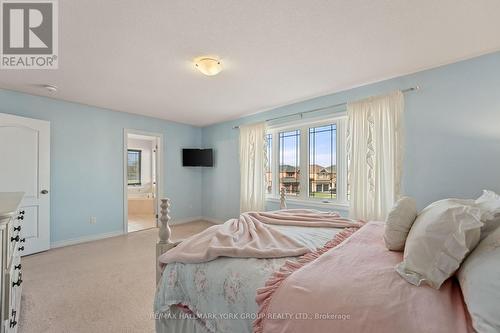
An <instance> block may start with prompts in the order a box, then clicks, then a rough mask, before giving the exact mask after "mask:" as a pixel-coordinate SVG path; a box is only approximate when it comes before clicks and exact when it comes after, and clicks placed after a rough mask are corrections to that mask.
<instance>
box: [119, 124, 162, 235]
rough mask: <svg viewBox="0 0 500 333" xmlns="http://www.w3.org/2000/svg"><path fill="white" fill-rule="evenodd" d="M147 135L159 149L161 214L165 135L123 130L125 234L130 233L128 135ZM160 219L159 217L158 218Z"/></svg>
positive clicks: (157, 181) (157, 150)
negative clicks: (152, 138) (154, 141)
mask: <svg viewBox="0 0 500 333" xmlns="http://www.w3.org/2000/svg"><path fill="white" fill-rule="evenodd" d="M129 134H136V135H145V136H151V137H156V143H157V146H158V148H157V149H156V211H157V213H158V215H159V213H160V198H161V197H162V196H163V150H164V148H163V134H162V133H156V132H148V131H142V130H136V129H130V128H124V129H123V233H124V234H127V233H128V178H127V164H128V162H127V150H128V135H129ZM158 218H159V216H158ZM158 218H156V226H158Z"/></svg>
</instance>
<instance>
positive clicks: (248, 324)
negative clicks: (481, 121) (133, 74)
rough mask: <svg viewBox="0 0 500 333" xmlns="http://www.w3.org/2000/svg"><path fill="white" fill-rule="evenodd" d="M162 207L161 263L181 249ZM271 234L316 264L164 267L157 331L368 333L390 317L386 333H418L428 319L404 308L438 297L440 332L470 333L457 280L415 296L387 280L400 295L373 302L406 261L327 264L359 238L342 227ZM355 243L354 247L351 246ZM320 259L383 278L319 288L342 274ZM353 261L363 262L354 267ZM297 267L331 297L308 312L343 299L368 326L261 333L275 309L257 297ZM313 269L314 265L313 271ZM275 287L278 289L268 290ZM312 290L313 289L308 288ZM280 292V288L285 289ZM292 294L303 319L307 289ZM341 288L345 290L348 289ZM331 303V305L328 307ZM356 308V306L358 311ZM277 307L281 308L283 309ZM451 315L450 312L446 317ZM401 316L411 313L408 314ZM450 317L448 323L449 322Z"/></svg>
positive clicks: (239, 261)
mask: <svg viewBox="0 0 500 333" xmlns="http://www.w3.org/2000/svg"><path fill="white" fill-rule="evenodd" d="M281 207H282V208H284V207H286V202H285V198H284V195H282V197H281ZM161 208H162V214H161V219H160V221H161V228H160V232H159V234H160V240H159V242H158V244H157V255H158V256H160V255H162V254H163V253H166V252H167V251H169V250H170V249H172V248H174V247H176V246H177V245H178V244H179V243H175V242H172V241H171V240H170V230H169V226H168V221H169V219H170V218H169V209H170V205H169V201H168V199H164V200H162V205H161ZM272 227H273V228H276V229H278V230H279V231H281V232H282V233H284V234H286V235H288V236H289V237H292V238H294V239H297V240H300V241H301V242H303V243H306V244H308V246H309V247H310V248H312V249H317V251H312V252H311V253H312V254H314V256H313V258H309V259H307V258H306V259H304V258H305V257H307V256H308V255H309V256H311V254H308V255H305V256H301V257H300V258H297V257H287V258H270V259H256V258H227V257H221V258H217V259H216V260H212V261H210V262H204V263H196V264H186V263H179V262H174V263H170V264H168V265H166V267H165V268H164V270H162V268H161V267H159V266H158V270H157V290H156V295H155V301H154V311H155V319H156V331H157V332H169V333H170V332H179V333H197V332H238V333H240V332H241V333H243V332H294V331H296V332H302V331H304V330H307V329H312V331H318V332H320V331H325V330H324V328H325V327H327V331H330V330H329V327H330V326H325V327H323V329H321V328H320V327H319V326H318V329H317V330H315V329H314V328H313V325H316V324H318V325H321V324H322V323H323V324H326V325H330V323H331V324H333V323H334V324H335V325H336V326H335V327H338V329H335V330H334V331H338V332H343V331H357V332H370V331H372V330H371V328H370V327H371V326H370V325H373V324H374V323H380V322H381V321H380V320H379V318H385V320H384V321H382V323H381V324H380V329H383V327H384V325H386V321H390V322H391V323H390V329H389V330H387V331H388V332H399V331H401V329H403V331H405V329H404V328H406V327H409V328H410V329H409V330H407V331H408V332H420V331H421V330H420V327H422V328H424V327H425V325H424V326H421V325H422V322H425V320H424V321H422V318H417V319H418V320H414V319H412V317H415V315H414V314H411V313H406V314H404V315H403V317H401V316H400V314H401V308H402V307H408V309H411V308H412V305H411V304H410V305H409V306H408V304H407V303H408V301H409V300H410V302H413V300H414V302H415V304H420V305H422V304H425V303H426V302H429V299H433V298H435V297H439V299H440V300H442V302H443V304H445V305H444V311H442V312H439V311H440V310H439V309H438V311H437V312H436V316H439V321H440V323H438V324H437V325H440V326H439V327H441V328H443V327H446V328H450V329H451V330H448V331H450V332H451V331H453V332H470V323H469V322H467V323H466V317H467V314H466V313H465V312H466V311H465V310H464V306H463V302H462V298H461V293H460V289H459V287H458V284H457V283H456V281H449V282H448V283H447V284H446V285H445V287H444V288H442V289H441V290H440V291H436V290H432V289H431V288H427V289H425V290H424V291H423V292H422V291H420V290H421V289H420V290H419V291H418V292H416V289H414V287H413V286H410V285H409V284H408V283H406V282H401V281H402V280H401V279H397V278H394V280H391V281H390V284H392V285H394V286H395V287H396V289H398V292H397V293H395V294H394V295H384V294H383V293H384V291H382V294H381V293H380V292H379V294H377V293H374V295H372V297H369V296H365V295H369V294H370V293H371V291H370V289H369V286H370V283H373V286H374V288H376V289H380V290H385V293H389V294H390V293H391V292H392V291H391V286H389V285H387V283H389V282H388V281H386V280H387V279H386V278H385V277H384V276H382V277H381V274H388V272H389V270H390V271H391V274H392V273H394V269H393V268H394V265H395V264H396V263H397V262H398V261H400V260H401V256H402V254H400V253H399V254H398V253H391V254H390V255H388V256H387V260H386V263H385V264H384V265H385V266H384V265H380V267H377V265H378V264H374V263H373V260H372V259H373V258H370V255H363V256H362V257H358V258H357V257H353V258H349V256H336V257H334V258H333V259H332V258H330V259H329V258H328V256H327V255H322V254H326V253H327V252H328V253H330V252H332V251H328V249H331V248H333V247H334V246H337V245H338V247H342V246H343V247H346V246H347V245H344V243H348V242H347V241H346V242H343V240H344V239H347V238H348V239H347V240H349V241H350V239H351V238H353V239H354V238H356V237H354V236H353V237H349V236H344V235H343V233H344V232H345V230H343V229H339V228H321V227H318V228H312V227H297V226H272ZM381 227H382V223H371V225H370V226H369V227H368V228H366V227H363V228H361V229H364V230H365V232H364V233H365V234H366V233H369V230H373V231H374V232H378V233H380V230H381ZM370 228H371V229H370ZM361 229H360V230H361ZM352 233H354V234H355V235H358V234H359V236H357V238H359V239H358V245H357V246H361V247H366V246H365V245H364V244H363V243H364V242H365V240H363V237H366V236H363V234H362V233H361V232H355V230H354V231H353V232H352ZM349 235H350V234H349ZM336 239H338V242H337V243H335V244H334V245H332V244H333V243H332V241H333V240H336ZM367 239H368V238H367ZM340 241H342V242H340ZM352 242H353V243H354V240H353V241H352ZM366 243H367V244H368V243H369V241H366ZM339 244H340V245H339ZM354 245H355V244H354ZM339 251H342V249H340V250H339ZM365 251H368V252H367V253H377V251H379V252H380V253H378V254H377V255H378V256H380V255H381V254H382V252H383V254H382V255H383V256H385V253H386V252H389V251H387V250H386V249H385V248H383V249H380V246H379V245H378V244H375V245H374V246H373V247H371V248H369V247H366V249H365ZM348 252H349V251H348ZM320 255H321V258H320V259H322V260H323V261H326V260H344V263H342V264H341V265H342V266H344V267H348V266H349V265H350V263H351V261H352V263H353V265H357V266H359V267H363V266H365V267H370V269H369V270H370V271H376V270H377V269H378V270H379V272H378V273H377V272H376V273H375V274H374V275H372V276H371V277H369V278H368V279H369V280H373V281H371V282H370V281H368V283H367V282H366V281H363V282H361V281H360V283H357V284H356V288H357V289H353V291H352V293H350V292H348V291H345V290H339V289H337V290H335V288H334V287H335V284H331V283H328V284H326V285H325V284H322V283H321V280H322V279H323V275H324V276H325V277H326V276H334V275H335V271H337V270H333V271H331V270H330V271H329V269H330V268H329V264H328V263H327V262H325V263H323V266H318V265H317V263H318V262H319V261H320V260H316V259H317V258H319V257H320ZM338 258H340V259H338ZM356 261H359V262H357V263H355V262H356ZM370 261H371V262H370ZM299 262H304V263H303V264H301V265H304V266H305V265H308V266H307V268H308V270H311V271H316V274H317V275H316V277H315V279H316V281H317V283H316V282H315V281H313V282H312V285H315V284H317V285H322V287H321V288H325V293H328V292H329V293H331V294H330V296H326V294H325V295H324V296H323V295H322V293H323V290H322V289H316V296H315V299H314V300H310V301H311V304H310V305H309V306H310V307H311V309H312V308H316V312H315V313H316V314H322V313H321V309H322V308H321V307H319V308H318V306H319V305H321V304H322V303H324V302H325V300H326V298H327V299H328V300H330V299H332V298H335V297H336V296H338V299H339V304H341V305H349V307H346V308H345V310H346V312H348V313H351V314H353V315H354V316H355V317H356V318H357V317H359V318H363V320H359V321H358V322H359V323H360V325H361V326H359V327H356V328H355V329H354V328H353V326H349V325H351V324H352V322H351V324H350V323H348V322H347V321H346V320H345V318H343V317H342V318H341V319H340V320H338V319H337V318H335V322H333V321H329V320H330V318H327V319H326V320H325V319H324V318H323V317H321V318H323V319H321V320H313V321H305V320H302V319H304V318H294V321H293V323H292V324H290V322H289V321H290V318H273V320H272V321H271V322H270V323H269V324H268V325H267V326H268V328H267V330H265V329H263V327H262V326H263V325H262V323H260V324H256V323H258V322H259V320H260V319H259V317H261V316H262V314H263V312H262V311H263V308H266V310H269V309H267V307H270V306H269V304H267V305H266V304H265V302H266V301H264V306H262V302H259V304H257V301H256V297H257V298H259V297H267V296H266V295H264V296H262V294H265V293H269V290H267V291H266V288H267V289H273V288H274V289H277V288H279V287H281V285H280V284H281V283H283V280H284V277H283V276H285V275H287V274H288V272H287V271H286V269H285V270H284V267H287V266H288V267H294V266H297V265H298V264H297V263H299ZM309 262H310V263H311V264H309ZM314 264H316V265H314ZM370 265H372V266H370ZM315 267H316V270H315ZM300 268H301V267H294V269H293V270H291V271H295V270H297V271H301V270H300ZM302 271H304V270H302ZM338 271H340V270H338ZM380 272H382V273H380ZM295 274H296V275H297V274H298V273H297V272H295ZM298 275H300V274H298ZM348 275H350V273H349V272H344V273H343V275H339V276H337V277H336V278H337V279H338V280H339V281H340V280H342V279H344V280H345V281H344V282H343V283H344V285H348V284H349V279H350V276H348ZM377 275H379V276H377ZM393 275H394V274H393ZM294 276H295V275H294ZM391 276H392V275H391ZM352 278H353V279H354V280H356V278H357V277H356V275H353V276H352ZM358 278H361V279H362V278H363V275H360V276H358ZM288 280H293V279H288ZM288 280H287V282H288ZM450 280H451V279H450ZM270 281H274V282H272V283H271V284H270ZM377 281H378V282H377ZM308 283H310V284H311V282H308ZM377 283H378V285H377ZM289 284H290V283H289ZM340 285H342V283H340ZM331 286H333V289H331V290H326V289H328V288H329V287H331ZM375 286H376V287H375ZM310 287H311V286H309V287H308V288H306V289H308V290H307V295H314V288H310ZM281 288H282V289H283V287H281ZM291 288H292V291H293V289H295V290H299V293H298V296H297V294H296V295H295V298H294V297H292V296H293V292H292V293H290V295H291V296H290V302H292V303H294V304H299V306H298V307H295V310H294V311H295V312H293V313H295V315H297V314H304V313H303V312H301V311H304V307H303V306H302V307H301V306H300V303H302V300H303V299H304V297H303V295H304V294H301V293H300V290H301V289H302V286H300V285H298V286H293V283H292V287H291ZM340 288H341V289H346V288H343V287H340ZM366 288H368V289H366ZM384 288H385V289H384ZM392 289H394V288H392ZM399 289H402V291H400V290H399ZM263 290H264V291H263ZM415 293H416V294H415ZM276 294H279V293H276ZM359 295H363V297H359ZM375 295H377V296H375ZM443 295H444V296H443ZM281 296H282V295H281ZM332 296H333V297H332ZM322 297H325V299H322ZM342 297H343V298H342ZM383 297H390V298H396V299H397V300H396V301H394V302H382V301H381V298H383ZM429 297H430V298H429ZM282 298H283V297H282ZM275 299H279V297H276V296H275ZM273 301H274V300H273ZM275 303H276V302H275ZM292 303H290V304H287V299H286V297H285V299H284V300H283V299H282V300H281V304H282V305H283V304H284V305H285V307H284V308H285V310H276V307H275V308H274V310H269V311H270V313H274V312H273V311H278V313H280V314H283V313H286V309H287V308H288V307H289V306H290V308H294V306H293V305H294V304H292ZM328 303H331V302H330V301H328ZM384 303H387V304H388V305H387V306H388V307H387V308H384V309H383V311H382V309H380V311H382V312H380V311H379V310H377V309H378V308H380V304H384ZM318 304H319V305H318ZM355 304H356V306H354V305H355ZM278 305H279V304H278ZM277 308H278V309H279V306H278V307H277ZM282 308H283V307H282ZM318 309H319V310H318ZM338 309H341V310H344V308H342V307H340V308H336V310H338ZM347 309H348V310H347ZM367 309H368V310H367ZM449 309H450V311H451V312H449V311H448V310H449ZM433 311H435V310H434V309H433V308H432V307H429V308H428V309H426V310H425V311H423V313H426V314H427V315H428V316H433V314H434V313H433ZM403 312H409V311H406V310H403ZM457 313H458V314H459V317H460V318H463V319H464V320H462V321H461V320H458V321H457V320H456V318H453V317H456V314H457ZM268 314H269V313H267V315H268ZM322 315H326V316H329V315H331V313H330V312H329V313H327V314H322ZM334 315H335V316H337V315H338V316H341V315H342V311H337V313H335V314H334ZM398 316H399V317H401V319H399V320H398V319H397V320H393V318H397V317H398ZM417 317H418V316H417ZM339 318H340V317H339ZM443 318H445V319H443ZM446 318H448V320H447V319H446ZM282 319H283V320H282ZM309 319H314V318H309ZM437 319H438V318H436V321H433V320H429V318H427V319H426V320H427V322H428V323H431V326H429V327H431V328H433V327H435V326H433V325H434V323H433V322H437V321H438V320H437ZM410 321H411V322H410ZM367 323H368V324H367ZM346 325H347V326H346ZM367 325H368V326H367ZM294 327H295V330H294ZM331 327H333V326H331ZM353 329H354V330H353ZM424 330H425V329H424ZM443 332H446V331H443Z"/></svg>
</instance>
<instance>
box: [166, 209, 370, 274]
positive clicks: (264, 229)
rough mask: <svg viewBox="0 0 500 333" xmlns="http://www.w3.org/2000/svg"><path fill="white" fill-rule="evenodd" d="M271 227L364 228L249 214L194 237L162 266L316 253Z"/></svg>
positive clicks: (301, 216) (300, 213) (296, 213)
mask: <svg viewBox="0 0 500 333" xmlns="http://www.w3.org/2000/svg"><path fill="white" fill-rule="evenodd" d="M269 225H289V226H307V227H332V228H345V227H352V226H357V227H359V226H361V225H362V223H360V222H354V221H352V220H349V219H345V218H342V217H340V215H338V214H337V213H324V212H319V211H315V210H304V209H289V210H281V211H276V212H248V213H243V214H241V215H240V217H239V219H231V220H228V221H227V222H225V223H224V224H221V225H215V226H213V227H210V228H208V229H206V230H205V231H203V232H201V233H199V234H197V235H194V236H192V237H190V238H188V239H186V240H185V241H183V242H182V243H180V244H179V245H178V246H176V247H175V248H173V249H171V250H170V251H168V252H166V253H164V254H163V255H161V256H160V258H159V261H160V264H163V265H165V264H168V263H172V262H182V263H200V262H206V261H210V260H213V259H216V258H218V257H235V258H279V257H294V256H300V255H302V254H305V253H307V252H310V251H311V250H312V249H309V248H307V247H306V246H305V245H304V244H302V243H301V242H299V241H297V240H295V239H293V238H291V237H289V236H287V235H285V234H283V233H282V232H281V231H279V230H278V229H275V228H272V227H270V226H269Z"/></svg>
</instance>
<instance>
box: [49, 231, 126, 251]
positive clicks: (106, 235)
mask: <svg viewBox="0 0 500 333" xmlns="http://www.w3.org/2000/svg"><path fill="white" fill-rule="evenodd" d="M120 235H123V230H118V231H112V232H106V233H103V234H97V235H90V236H83V237H78V238H71V239H65V240H62V241H57V242H52V243H50V248H51V249H55V248H58V247H63V246H69V245H75V244H80V243H86V242H91V241H95V240H99V239H104V238H109V237H115V236H120Z"/></svg>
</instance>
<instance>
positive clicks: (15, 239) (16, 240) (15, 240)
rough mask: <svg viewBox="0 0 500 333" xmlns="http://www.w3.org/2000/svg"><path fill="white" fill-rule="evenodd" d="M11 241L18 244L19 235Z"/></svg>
mask: <svg viewBox="0 0 500 333" xmlns="http://www.w3.org/2000/svg"><path fill="white" fill-rule="evenodd" d="M10 241H11V242H18V241H19V235H17V236H16V237H11V238H10Z"/></svg>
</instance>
